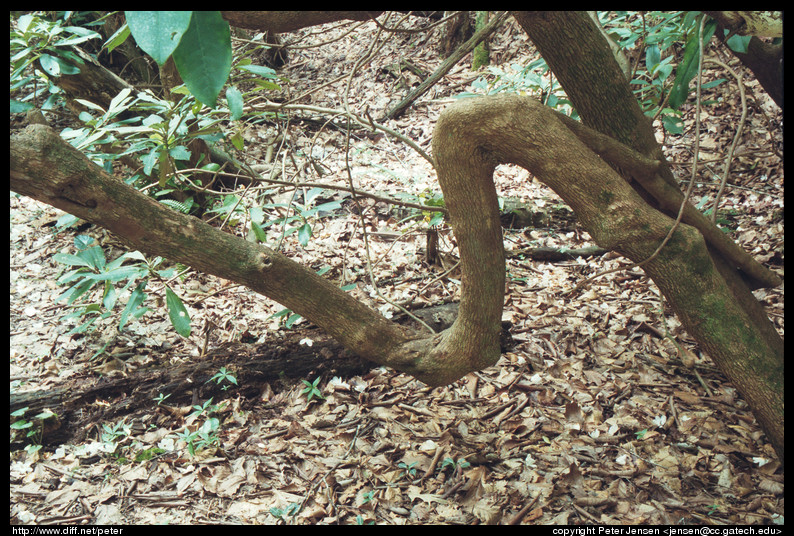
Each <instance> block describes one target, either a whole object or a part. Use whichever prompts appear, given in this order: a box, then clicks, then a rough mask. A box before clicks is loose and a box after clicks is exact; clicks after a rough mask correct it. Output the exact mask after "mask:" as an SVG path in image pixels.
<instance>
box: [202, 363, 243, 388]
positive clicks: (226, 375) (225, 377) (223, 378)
mask: <svg viewBox="0 0 794 536" xmlns="http://www.w3.org/2000/svg"><path fill="white" fill-rule="evenodd" d="M211 381H214V382H215V383H217V384H218V385H221V384H222V383H223V382H229V383H231V384H234V385H237V377H236V376H235V375H234V373H233V372H230V371H228V370H226V367H221V368H220V370H219V371H218V372H217V373H216V374H215V376H213V377H212V378H210V379H209V380H207V381H206V382H205V383H209V382H211ZM230 387H231V385H223V386H221V389H222V390H224V391H226V390H227V389H229V388H230Z"/></svg>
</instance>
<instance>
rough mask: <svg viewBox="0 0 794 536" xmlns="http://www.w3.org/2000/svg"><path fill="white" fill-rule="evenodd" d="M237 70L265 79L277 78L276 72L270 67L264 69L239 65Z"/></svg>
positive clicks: (260, 66)
mask: <svg viewBox="0 0 794 536" xmlns="http://www.w3.org/2000/svg"><path fill="white" fill-rule="evenodd" d="M238 68H239V69H242V70H244V71H248V72H249V73H254V74H256V75H259V76H264V77H265V78H278V75H277V74H276V71H274V70H273V69H271V68H270V67H265V66H264V65H240V66H238Z"/></svg>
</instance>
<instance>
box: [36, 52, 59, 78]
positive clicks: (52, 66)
mask: <svg viewBox="0 0 794 536" xmlns="http://www.w3.org/2000/svg"><path fill="white" fill-rule="evenodd" d="M39 64H40V65H41V68H42V69H44V72H45V73H47V74H48V75H50V76H61V65H60V63H59V62H58V60H57V59H55V58H54V57H52V56H50V55H49V54H42V55H41V56H40V57H39Z"/></svg>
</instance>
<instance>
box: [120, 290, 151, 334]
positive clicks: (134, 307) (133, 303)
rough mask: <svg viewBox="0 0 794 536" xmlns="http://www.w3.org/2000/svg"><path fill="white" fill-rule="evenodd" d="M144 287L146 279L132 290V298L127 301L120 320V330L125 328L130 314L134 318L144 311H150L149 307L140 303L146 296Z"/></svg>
mask: <svg viewBox="0 0 794 536" xmlns="http://www.w3.org/2000/svg"><path fill="white" fill-rule="evenodd" d="M144 288H146V282H145V281H144V282H143V283H141V284H139V285H138V286H137V287H135V290H133V291H132V294H131V295H130V299H129V301H127V306H126V307H124V311H122V313H121V319H120V320H119V331H121V330H123V329H124V326H125V324H126V323H127V320H128V319H129V318H130V316H132V317H133V318H138V317H140V316H141V315H142V314H143V313H145V312H146V311H148V308H145V307H143V308H141V307H140V305H141V304H142V303H143V300H144V299H145V298H146V293H145V292H144V291H143V289H144Z"/></svg>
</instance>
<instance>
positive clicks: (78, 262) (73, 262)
mask: <svg viewBox="0 0 794 536" xmlns="http://www.w3.org/2000/svg"><path fill="white" fill-rule="evenodd" d="M52 259H53V260H54V261H55V262H60V263H61V264H68V265H69V266H88V267H89V268H90V267H91V265H90V264H89V263H88V262H87V261H86V260H85V259H82V258H80V257H78V256H77V255H70V254H69V253H56V254H55V255H53V256H52Z"/></svg>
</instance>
